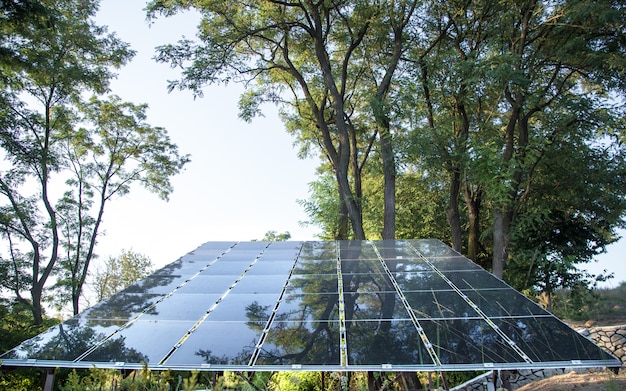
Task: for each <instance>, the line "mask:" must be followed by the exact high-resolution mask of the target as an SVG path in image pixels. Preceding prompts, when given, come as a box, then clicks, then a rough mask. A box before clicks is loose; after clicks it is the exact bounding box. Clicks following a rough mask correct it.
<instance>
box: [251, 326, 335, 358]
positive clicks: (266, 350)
mask: <svg viewBox="0 0 626 391" xmlns="http://www.w3.org/2000/svg"><path fill="white" fill-rule="evenodd" d="M339 340H340V338H339V322H304V323H302V322H274V323H272V327H271V329H270V330H269V332H268V334H267V338H266V339H265V341H264V342H263V346H262V347H261V350H260V353H259V356H258V358H257V361H256V365H340V356H339Z"/></svg>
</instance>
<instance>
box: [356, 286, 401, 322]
mask: <svg viewBox="0 0 626 391" xmlns="http://www.w3.org/2000/svg"><path fill="white" fill-rule="evenodd" d="M344 308H345V314H346V321H348V320H378V319H384V320H389V319H410V317H409V314H408V313H407V310H406V308H405V307H404V304H403V303H402V300H401V299H400V296H399V295H398V294H397V293H396V292H377V293H355V294H349V293H344Z"/></svg>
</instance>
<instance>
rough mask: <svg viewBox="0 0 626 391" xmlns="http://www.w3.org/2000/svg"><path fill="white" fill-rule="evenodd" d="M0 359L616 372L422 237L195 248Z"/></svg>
mask: <svg viewBox="0 0 626 391" xmlns="http://www.w3.org/2000/svg"><path fill="white" fill-rule="evenodd" d="M0 359H1V360H2V365H3V366H11V367H13V366H15V367H18V366H32V367H42V368H43V367H68V368H90V367H93V366H96V367H101V368H124V369H137V368H141V367H142V366H143V365H144V364H143V363H146V364H147V366H148V368H150V369H165V368H168V369H173V370H188V369H200V370H214V371H221V370H245V371H285V370H287V371H288V370H321V371H380V370H393V371H463V370H483V369H522V368H534V367H540V368H562V367H619V366H620V365H621V363H620V361H619V360H618V359H617V358H616V357H614V356H612V355H611V354H609V353H607V352H605V351H604V350H602V349H601V348H599V347H598V346H596V345H595V344H594V343H593V342H591V341H590V340H589V339H587V338H585V337H583V336H581V335H580V334H579V333H577V332H576V331H574V330H572V329H571V328H570V327H568V326H567V325H566V324H564V323H563V322H561V321H560V320H559V319H557V318H556V317H554V316H553V315H551V314H550V313H548V312H547V311H545V310H544V309H542V308H541V307H539V306H538V305H537V304H535V303H534V302H532V301H531V300H529V299H527V298H526V297H525V296H523V295H522V294H520V293H518V292H517V291H515V290H514V289H512V288H511V287H510V286H508V285H507V284H505V283H504V282H503V281H501V280H499V279H498V278H496V277H494V276H493V275H492V274H490V273H488V272H486V271H485V270H483V269H482V268H480V267H479V266H477V265H476V264H474V263H473V262H471V261H470V260H468V259H467V258H464V257H463V256H461V255H460V254H458V253H457V252H455V251H453V250H452V249H451V248H449V247H448V246H446V245H444V244H443V243H442V242H440V241H438V240H431V239H425V240H396V241H337V242H313V241H307V242H209V243H206V244H204V245H202V246H200V247H199V248H198V249H196V250H195V251H193V252H191V253H189V254H187V255H185V256H184V257H182V258H180V259H179V260H177V261H176V262H173V263H171V264H169V265H167V266H165V267H164V268H162V269H160V270H158V271H157V272H156V273H154V274H153V275H151V276H149V277H147V278H145V279H143V280H141V281H139V282H137V283H136V284H134V285H132V286H131V287H129V288H127V289H126V290H124V291H123V292H121V293H118V294H117V295H115V296H113V297H110V298H109V299H107V300H104V301H103V302H101V303H99V304H97V305H96V306H94V307H92V308H90V309H88V310H86V311H84V312H83V313H81V314H79V315H78V316H76V317H74V318H72V319H70V320H67V321H65V322H63V323H61V324H59V325H57V326H54V327H52V328H50V329H49V330H48V331H46V332H44V333H42V334H40V335H38V336H36V337H35V338H32V339H30V340H28V341H25V342H23V343H22V344H21V345H19V346H17V347H16V348H14V349H12V350H11V351H9V352H7V353H5V354H3V355H2V356H0Z"/></svg>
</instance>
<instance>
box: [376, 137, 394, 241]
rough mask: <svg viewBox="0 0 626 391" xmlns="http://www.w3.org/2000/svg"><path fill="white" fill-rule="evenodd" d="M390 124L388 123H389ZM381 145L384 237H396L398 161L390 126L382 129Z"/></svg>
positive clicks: (384, 238)
mask: <svg viewBox="0 0 626 391" xmlns="http://www.w3.org/2000/svg"><path fill="white" fill-rule="evenodd" d="M387 125H388V124H387ZM380 147H381V155H382V158H383V176H384V192H383V193H384V200H383V203H384V211H383V232H382V238H383V240H386V239H395V238H396V161H395V158H394V156H393V140H392V136H391V132H390V131H389V128H388V127H387V128H383V129H381V133H380Z"/></svg>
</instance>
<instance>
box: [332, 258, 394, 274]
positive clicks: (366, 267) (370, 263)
mask: <svg viewBox="0 0 626 391" xmlns="http://www.w3.org/2000/svg"><path fill="white" fill-rule="evenodd" d="M372 273H373V274H384V273H385V270H384V269H383V268H382V266H381V265H380V261H379V260H378V259H360V260H356V261H355V260H352V261H348V260H343V259H342V260H341V274H343V275H347V274H372Z"/></svg>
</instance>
